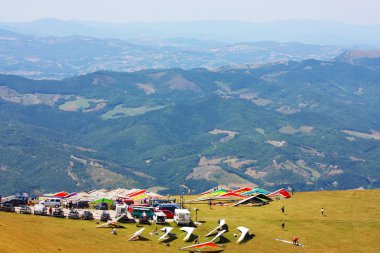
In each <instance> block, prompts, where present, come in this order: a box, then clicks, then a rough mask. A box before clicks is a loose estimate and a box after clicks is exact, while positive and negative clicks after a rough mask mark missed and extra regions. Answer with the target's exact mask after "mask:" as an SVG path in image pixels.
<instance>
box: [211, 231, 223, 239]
mask: <svg viewBox="0 0 380 253" xmlns="http://www.w3.org/2000/svg"><path fill="white" fill-rule="evenodd" d="M225 232H226V230H222V231H219V233H218V234H216V236H215V237H214V238H213V239H212V240H211V241H210V242H214V241H215V240H216V239H218V238H219V237H221V236H222V234H224V233H225Z"/></svg>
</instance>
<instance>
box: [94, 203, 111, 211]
mask: <svg viewBox="0 0 380 253" xmlns="http://www.w3.org/2000/svg"><path fill="white" fill-rule="evenodd" d="M94 208H95V209H96V210H108V204H107V203H105V202H102V203H98V204H96V205H95V206H94Z"/></svg>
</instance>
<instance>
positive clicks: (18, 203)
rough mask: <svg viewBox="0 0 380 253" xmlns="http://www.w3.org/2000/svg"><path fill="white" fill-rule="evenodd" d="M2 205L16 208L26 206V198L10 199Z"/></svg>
mask: <svg viewBox="0 0 380 253" xmlns="http://www.w3.org/2000/svg"><path fill="white" fill-rule="evenodd" d="M3 203H6V204H10V205H12V206H13V207H16V206H21V205H26V204H28V198H25V197H22V198H15V199H10V200H8V201H5V202H3Z"/></svg>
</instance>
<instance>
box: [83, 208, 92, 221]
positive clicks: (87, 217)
mask: <svg viewBox="0 0 380 253" xmlns="http://www.w3.org/2000/svg"><path fill="white" fill-rule="evenodd" d="M80 218H81V219H82V220H93V219H94V215H93V214H92V213H91V212H90V211H87V210H85V211H83V213H82V214H81V215H80Z"/></svg>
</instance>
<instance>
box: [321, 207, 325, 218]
mask: <svg viewBox="0 0 380 253" xmlns="http://www.w3.org/2000/svg"><path fill="white" fill-rule="evenodd" d="M321 216H325V209H323V207H322V208H321Z"/></svg>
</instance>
